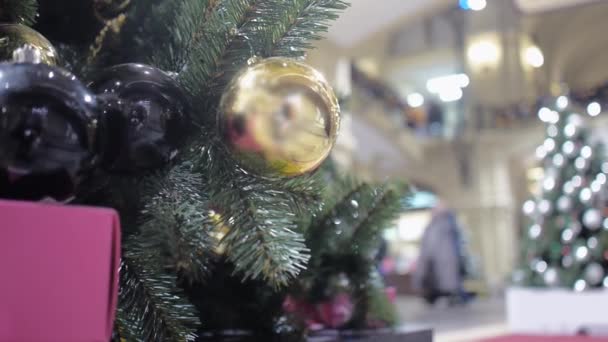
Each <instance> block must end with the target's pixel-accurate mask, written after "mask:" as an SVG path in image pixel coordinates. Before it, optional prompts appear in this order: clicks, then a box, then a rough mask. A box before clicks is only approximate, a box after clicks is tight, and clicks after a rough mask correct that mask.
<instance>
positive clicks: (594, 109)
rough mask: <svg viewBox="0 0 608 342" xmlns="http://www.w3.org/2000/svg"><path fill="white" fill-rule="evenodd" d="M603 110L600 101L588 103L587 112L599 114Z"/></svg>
mask: <svg viewBox="0 0 608 342" xmlns="http://www.w3.org/2000/svg"><path fill="white" fill-rule="evenodd" d="M601 112H602V106H601V105H600V104H599V103H598V102H591V103H590V104H589V105H587V114H589V115H590V116H598V115H600V113H601Z"/></svg>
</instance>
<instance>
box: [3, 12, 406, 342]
mask: <svg viewBox="0 0 608 342" xmlns="http://www.w3.org/2000/svg"><path fill="white" fill-rule="evenodd" d="M38 6H39V7H38ZM346 7H347V4H346V3H345V2H343V1H340V0H287V1H286V0H154V1H150V0H90V1H82V0H62V1H57V0H53V1H51V0H45V1H39V4H38V3H37V2H36V1H34V0H27V1H24V0H3V1H0V17H1V18H2V19H3V20H4V22H6V23H7V24H3V25H0V36H2V37H4V38H5V40H6V41H8V42H9V44H8V45H6V44H5V45H3V46H2V49H3V50H2V56H0V57H1V58H2V60H3V61H12V63H6V64H3V65H2V66H1V68H0V69H1V70H0V72H2V73H4V74H3V75H4V77H5V79H7V78H10V79H15V80H17V79H19V80H24V81H23V82H17V83H18V85H11V86H9V85H8V83H7V86H6V89H5V90H2V91H3V93H2V94H0V95H1V96H0V100H1V101H4V103H3V106H4V107H3V108H5V107H6V108H9V113H8V116H7V118H5V119H3V120H0V139H1V140H2V144H0V146H2V147H1V148H0V163H1V165H0V166H1V167H2V174H0V178H1V179H2V182H3V183H0V197H4V198H15V199H27V200H40V199H48V198H52V199H54V200H60V201H64V202H70V203H76V204H86V205H95V206H107V207H112V208H115V209H116V210H118V212H119V213H120V217H121V224H122V227H123V237H122V239H123V251H122V264H121V269H120V294H119V310H118V315H117V321H116V326H115V331H116V334H117V337H120V338H122V339H125V340H126V341H184V340H195V339H197V338H198V339H204V338H209V339H218V338H219V337H218V335H223V334H227V333H229V332H230V333H234V331H235V329H239V330H244V331H245V332H246V333H245V335H247V336H250V337H251V336H254V337H253V338H254V340H269V339H270V337H269V336H273V337H276V336H293V337H295V338H301V337H302V336H303V334H304V333H305V332H306V327H305V326H304V325H305V323H306V322H307V321H309V320H310V319H311V317H312V316H314V317H315V319H317V320H318V321H320V322H321V323H323V324H324V326H326V327H331V328H358V329H361V328H369V327H379V326H386V325H390V324H393V323H394V322H395V317H394V311H393V310H392V308H391V304H390V303H389V301H388V299H387V297H386V295H385V293H384V288H383V285H382V281H381V278H380V276H379V274H378V272H377V270H376V264H375V258H376V251H377V249H378V246H379V244H380V236H381V230H382V229H383V228H384V227H385V226H386V225H387V224H390V222H391V220H392V219H393V218H394V217H395V214H396V213H397V212H398V210H399V209H400V207H399V203H400V197H402V196H401V194H402V193H403V191H404V188H403V187H402V186H397V185H388V184H384V185H373V184H366V183H358V182H354V181H350V180H348V179H343V178H342V177H338V176H337V175H336V172H335V170H334V168H333V165H331V162H330V161H329V160H327V161H325V163H324V165H323V166H321V164H322V163H323V162H324V160H325V159H326V157H327V155H328V154H329V152H330V150H331V147H332V145H333V143H334V141H335V137H336V134H337V129H338V126H339V116H338V111H339V109H338V105H337V100H336V99H335V95H333V91H332V90H331V88H329V86H328V85H327V84H326V82H325V81H324V79H323V77H322V76H321V75H320V74H318V73H317V72H316V71H314V69H312V68H310V67H309V66H307V65H305V64H303V63H301V62H299V61H298V60H301V59H302V58H303V57H304V56H305V51H306V50H307V49H309V48H310V47H311V46H312V45H311V42H312V41H314V40H316V39H320V37H321V36H320V34H321V33H322V32H324V31H325V30H327V27H328V24H329V22H330V21H331V20H333V19H335V18H336V17H337V15H338V12H339V11H340V10H343V9H345V8H346ZM37 13H38V14H37ZM35 22H36V23H35ZM28 25H33V26H32V27H33V29H35V30H36V31H34V30H32V29H30V28H28V27H27V26H28ZM47 39H48V41H47ZM49 41H50V42H49ZM51 42H52V43H51ZM271 57H273V58H271ZM17 62H20V63H17ZM21 62H24V63H21ZM35 62H42V64H34V63H35ZM136 63H145V64H136ZM64 69H65V70H64ZM66 70H69V72H71V73H68V72H67V71H66ZM79 79H80V80H82V82H86V83H87V85H86V86H85V85H84V84H81V83H80V81H79ZM11 84H12V83H11ZM76 95H77V96H76ZM13 111H14V112H15V113H17V112H19V111H21V112H22V113H27V114H28V115H22V116H18V115H16V114H13ZM42 111H43V112H44V113H45V114H44V115H45V117H46V118H48V120H49V121H48V122H53V124H52V125H51V124H48V122H47V121H41V122H40V121H39V120H38V118H39V113H40V112H42ZM260 113H261V114H260ZM264 115H266V116H264ZM319 168H320V170H319V171H318V172H315V171H316V170H317V169H319ZM17 173H18V174H17ZM15 179H18V181H15ZM74 257H77V256H74ZM338 295H340V297H339V298H340V299H341V303H343V304H345V305H344V307H346V308H348V309H347V310H346V311H348V312H347V313H344V314H343V315H342V316H340V317H339V318H337V319H336V318H335V317H329V318H328V317H326V316H327V315H326V313H327V312H326V310H325V311H324V310H323V309H324V308H325V307H323V305H324V304H326V303H330V306H331V303H332V302H331V300H332V299H335V298H337V297H336V296H338ZM328 301H329V302H328ZM294 302H297V305H295V306H294V305H291V304H293V303H294ZM319 305H320V306H321V307H319ZM303 306H306V308H307V309H302V308H303ZM308 309H311V310H313V311H315V312H314V313H312V314H311V312H310V310H308ZM331 310H332V308H331V307H330V310H329V311H330V313H329V316H331Z"/></svg>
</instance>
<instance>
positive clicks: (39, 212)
mask: <svg viewBox="0 0 608 342" xmlns="http://www.w3.org/2000/svg"><path fill="white" fill-rule="evenodd" d="M119 261H120V225H119V221H118V215H117V214H116V212H115V211H114V210H110V209H101V208H89V207H76V206H62V205H55V204H41V203H30V202H15V201H0V272H2V273H1V274H2V275H1V276H0V341H1V342H40V341H53V342H54V341H57V342H59V341H61V342H76V341H77V342H97V341H103V342H107V341H109V339H110V337H111V334H112V325H113V321H114V313H115V311H116V302H117V292H118V267H119Z"/></svg>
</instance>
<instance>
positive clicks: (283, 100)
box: [218, 57, 340, 178]
mask: <svg viewBox="0 0 608 342" xmlns="http://www.w3.org/2000/svg"><path fill="white" fill-rule="evenodd" d="M218 122H219V130H220V134H221V137H222V139H223V141H224V143H225V145H226V147H227V148H228V150H229V151H230V153H231V154H232V156H233V157H234V159H235V160H236V161H237V162H238V164H239V165H240V167H242V168H243V169H244V170H246V171H250V172H252V173H255V174H257V175H260V176H263V177H270V178H274V177H294V176H299V175H303V174H306V173H309V172H311V171H313V170H315V169H316V168H317V167H318V166H319V165H320V164H321V163H322V162H323V161H324V160H325V159H326V158H327V156H328V155H329V153H330V151H331V149H332V147H333V145H334V143H335V140H336V137H337V134H338V129H339V126H340V106H339V105H338V99H337V98H336V95H335V94H334V91H333V90H332V88H331V87H330V86H329V84H328V83H327V81H326V80H325V78H324V77H323V75H321V73H319V72H318V71H316V70H315V69H313V68H311V67H310V66H308V65H306V64H303V63H300V62H297V61H294V60H292V59H287V58H278V57H275V58H268V59H264V60H260V61H258V60H254V61H250V63H249V66H248V67H246V69H245V70H243V71H242V72H240V73H239V74H238V75H237V76H236V77H235V78H234V79H233V80H232V81H231V82H230V84H229V85H228V87H227V90H226V91H225V92H224V94H223V96H222V99H221V102H220V108H219V113H218Z"/></svg>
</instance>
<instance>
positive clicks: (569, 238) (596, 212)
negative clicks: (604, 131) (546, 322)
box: [513, 108, 608, 291]
mask: <svg viewBox="0 0 608 342" xmlns="http://www.w3.org/2000/svg"><path fill="white" fill-rule="evenodd" d="M539 116H540V117H541V119H543V121H545V122H548V124H547V126H546V132H547V138H546V139H545V141H544V143H543V144H542V145H541V146H539V147H538V149H537V150H536V155H537V157H538V158H539V159H540V160H541V162H542V166H543V170H544V176H543V178H542V181H541V184H539V187H540V189H541V191H540V193H541V196H540V198H536V199H533V200H528V201H526V202H525V203H524V206H523V211H524V214H525V215H526V216H527V217H528V219H529V220H528V221H529V225H528V226H527V227H526V229H525V230H524V236H523V240H522V243H521V247H522V257H521V264H520V266H519V268H518V269H517V270H516V271H515V273H514V276H513V277H514V279H513V280H514V282H515V283H516V284H518V285H525V286H540V287H557V286H559V287H569V288H572V289H574V290H576V291H583V290H585V289H588V288H595V287H602V286H608V278H606V271H607V270H608V253H607V251H608V221H605V216H606V204H607V203H608V202H607V201H608V191H607V190H608V188H607V186H606V180H607V173H608V162H606V155H605V150H604V147H603V145H601V144H599V143H597V144H592V142H591V136H590V131H589V130H588V129H587V127H586V125H585V122H584V120H583V118H582V117H581V116H580V115H578V114H575V113H573V112H572V111H571V110H568V109H564V110H560V111H559V113H558V112H557V111H553V110H550V109H548V108H542V109H541V110H540V112H539Z"/></svg>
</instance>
